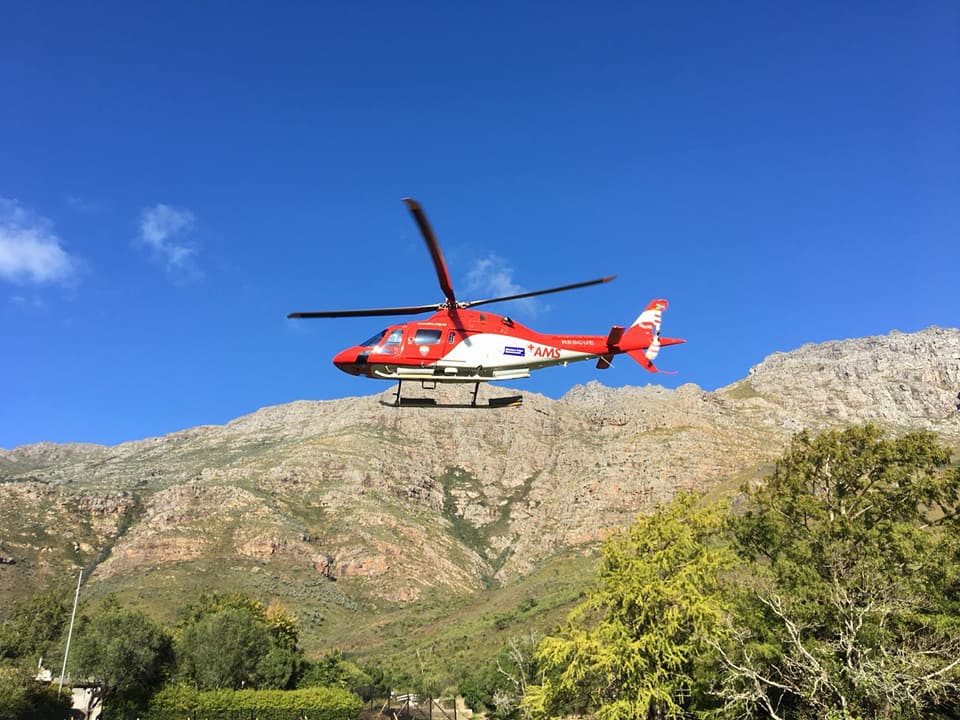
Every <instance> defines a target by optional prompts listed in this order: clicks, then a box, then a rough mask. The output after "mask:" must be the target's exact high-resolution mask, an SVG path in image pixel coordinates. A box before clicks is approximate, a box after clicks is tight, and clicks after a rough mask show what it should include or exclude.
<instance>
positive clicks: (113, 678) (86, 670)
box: [70, 607, 173, 716]
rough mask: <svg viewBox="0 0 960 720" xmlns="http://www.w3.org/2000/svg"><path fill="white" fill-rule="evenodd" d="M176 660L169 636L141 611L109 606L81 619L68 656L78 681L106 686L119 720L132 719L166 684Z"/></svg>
mask: <svg viewBox="0 0 960 720" xmlns="http://www.w3.org/2000/svg"><path fill="white" fill-rule="evenodd" d="M172 659H173V654H172V640H171V637H170V634H169V633H168V632H167V631H166V630H165V629H164V628H162V627H161V626H160V625H158V624H156V623H155V622H153V621H152V620H151V619H150V618H149V617H148V616H147V615H145V614H144V613H142V612H140V611H139V610H126V609H123V608H120V607H109V608H108V609H106V610H105V611H103V612H100V613H98V614H96V615H93V616H92V617H89V618H86V617H85V618H83V619H82V620H81V623H80V626H79V628H78V630H77V635H76V638H75V639H74V645H73V650H71V653H70V667H71V670H72V674H73V676H74V677H90V678H94V679H96V680H98V681H100V682H102V683H103V685H104V695H103V697H104V700H105V701H109V702H110V704H111V707H112V708H113V712H116V713H117V714H118V715H120V716H123V715H125V714H126V715H133V714H135V713H136V711H137V710H138V709H142V708H143V707H144V706H145V705H146V702H147V701H148V700H149V698H150V695H151V694H152V693H153V692H154V691H156V690H157V689H158V688H159V687H160V686H161V685H162V684H163V681H164V678H165V675H166V672H167V670H168V669H169V667H170V665H171V662H172Z"/></svg>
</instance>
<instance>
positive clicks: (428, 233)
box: [403, 198, 457, 307]
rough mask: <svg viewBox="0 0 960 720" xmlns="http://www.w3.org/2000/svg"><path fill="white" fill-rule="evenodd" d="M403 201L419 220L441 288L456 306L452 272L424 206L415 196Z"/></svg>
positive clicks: (448, 300)
mask: <svg viewBox="0 0 960 720" xmlns="http://www.w3.org/2000/svg"><path fill="white" fill-rule="evenodd" d="M403 201H404V202H405V203H406V204H407V207H408V208H410V212H411V213H412V214H413V219H414V220H416V221H417V226H418V227H419V228H420V234H421V235H423V239H424V240H426V241H427V248H428V249H429V250H430V257H431V258H433V267H434V269H436V271H437V280H439V281H440V289H441V290H443V295H444V297H445V298H447V302H449V303H450V307H455V306H456V304H457V298H456V297H455V296H454V294H453V284H452V283H451V282H450V273H449V272H447V264H446V263H445V262H444V261H443V253H441V252H440V244H439V243H438V242H437V238H436V236H435V235H434V234H433V228H431V227H430V223H429V222H428V221H427V216H426V214H425V213H424V212H423V208H421V207H420V203H418V202H417V201H416V200H414V199H413V198H404V199H403Z"/></svg>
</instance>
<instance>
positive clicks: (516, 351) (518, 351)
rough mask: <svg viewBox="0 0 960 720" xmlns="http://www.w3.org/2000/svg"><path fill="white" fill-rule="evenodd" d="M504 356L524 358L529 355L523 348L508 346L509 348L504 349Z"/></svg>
mask: <svg viewBox="0 0 960 720" xmlns="http://www.w3.org/2000/svg"><path fill="white" fill-rule="evenodd" d="M503 354H504V355H516V356H517V357H523V356H524V355H526V354H527V351H526V350H524V349H523V348H522V347H510V346H509V345H507V347H505V348H504V349H503Z"/></svg>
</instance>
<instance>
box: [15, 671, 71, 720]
mask: <svg viewBox="0 0 960 720" xmlns="http://www.w3.org/2000/svg"><path fill="white" fill-rule="evenodd" d="M69 712H70V696H69V694H68V693H64V694H63V695H61V696H58V695H57V689H56V688H55V687H52V686H51V685H50V684H48V683H38V682H37V681H36V680H34V679H33V677H32V676H31V674H30V672H29V671H28V670H27V669H25V668H17V667H13V666H10V665H0V720H50V719H51V718H54V719H57V720H59V718H65V717H67V715H68V714H69Z"/></svg>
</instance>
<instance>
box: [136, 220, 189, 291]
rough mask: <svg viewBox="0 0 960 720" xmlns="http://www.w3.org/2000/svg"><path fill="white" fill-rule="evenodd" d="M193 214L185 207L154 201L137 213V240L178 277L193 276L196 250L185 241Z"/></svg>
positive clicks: (168, 270)
mask: <svg viewBox="0 0 960 720" xmlns="http://www.w3.org/2000/svg"><path fill="white" fill-rule="evenodd" d="M195 225H196V217H194V214H193V213H192V212H190V211H189V210H187V209H185V208H177V207H172V206H170V205H164V204H163V203H158V204H157V205H154V206H153V207H148V208H144V209H143V210H142V211H141V212H140V241H141V242H142V243H143V244H144V245H146V246H147V247H148V248H149V249H150V251H151V253H152V254H153V256H154V257H155V258H156V259H157V260H158V261H159V262H161V263H162V264H163V265H164V267H165V269H166V270H167V272H169V273H172V274H175V275H177V276H178V277H180V278H188V277H197V276H199V275H200V274H201V273H200V270H199V269H198V268H197V266H196V254H197V249H196V247H194V246H193V245H191V244H190V243H189V242H187V241H186V236H188V235H189V234H190V232H191V231H192V230H193V228H194V226H195Z"/></svg>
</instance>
